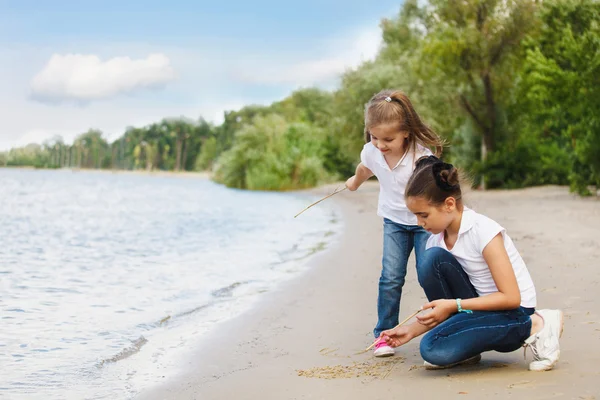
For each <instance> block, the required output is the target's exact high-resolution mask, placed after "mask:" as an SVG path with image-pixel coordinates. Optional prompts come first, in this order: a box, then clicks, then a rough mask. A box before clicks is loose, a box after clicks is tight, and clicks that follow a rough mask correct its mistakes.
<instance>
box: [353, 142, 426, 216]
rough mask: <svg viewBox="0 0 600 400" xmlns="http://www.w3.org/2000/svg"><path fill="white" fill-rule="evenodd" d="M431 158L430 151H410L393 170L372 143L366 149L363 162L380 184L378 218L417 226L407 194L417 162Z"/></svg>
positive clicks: (362, 154)
mask: <svg viewBox="0 0 600 400" xmlns="http://www.w3.org/2000/svg"><path fill="white" fill-rule="evenodd" d="M413 153H416V154H413ZM428 155H431V151H430V150H429V149H428V148H426V147H423V146H420V145H417V148H416V152H413V151H412V150H409V151H408V152H407V153H406V155H405V156H404V157H403V158H402V159H401V160H400V161H398V163H397V164H396V166H395V167H394V168H392V169H390V167H389V166H388V165H387V162H386V161H385V158H384V156H383V153H382V152H381V151H379V149H377V147H375V146H374V145H373V144H372V143H370V142H369V143H367V144H365V145H364V147H363V149H362V152H361V153H360V161H361V162H362V164H363V165H364V166H365V167H367V168H369V169H370V170H371V172H373V174H375V176H376V177H377V179H378V180H379V203H378V206H377V215H379V216H380V217H383V218H387V219H390V220H392V221H394V222H396V223H398V224H403V225H417V217H416V216H415V215H414V214H413V213H411V212H410V211H409V210H408V208H407V207H406V202H405V201H404V191H405V189H406V184H407V183H408V178H410V176H411V175H412V173H413V170H414V169H415V161H416V160H418V159H419V158H420V157H422V156H428Z"/></svg>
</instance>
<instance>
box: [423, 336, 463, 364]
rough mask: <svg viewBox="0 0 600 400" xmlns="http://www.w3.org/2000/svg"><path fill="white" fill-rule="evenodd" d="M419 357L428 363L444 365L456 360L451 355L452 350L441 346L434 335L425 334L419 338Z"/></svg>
mask: <svg viewBox="0 0 600 400" xmlns="http://www.w3.org/2000/svg"><path fill="white" fill-rule="evenodd" d="M419 350H420V352H421V357H422V358H423V360H425V361H427V362H428V363H430V364H433V365H438V366H444V365H450V364H452V363H454V362H456V361H455V360H454V359H453V357H452V351H449V350H451V349H449V348H448V347H447V346H442V345H441V343H439V341H437V340H436V339H435V336H434V335H429V334H427V335H425V337H423V340H421V344H420V348H419Z"/></svg>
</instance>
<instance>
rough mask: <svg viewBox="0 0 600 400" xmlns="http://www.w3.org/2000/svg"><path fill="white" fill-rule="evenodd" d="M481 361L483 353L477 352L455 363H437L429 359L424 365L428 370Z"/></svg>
mask: <svg viewBox="0 0 600 400" xmlns="http://www.w3.org/2000/svg"><path fill="white" fill-rule="evenodd" d="M479 361H481V354H477V355H476V356H473V357H471V358H467V359H466V360H462V361H459V362H455V363H453V364H448V365H435V364H432V363H430V362H428V361H424V362H423V365H424V366H425V369H427V370H436V369H448V368H452V367H456V366H458V365H475V364H477V363H478V362H479Z"/></svg>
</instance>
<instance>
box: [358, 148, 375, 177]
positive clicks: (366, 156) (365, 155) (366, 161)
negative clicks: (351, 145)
mask: <svg viewBox="0 0 600 400" xmlns="http://www.w3.org/2000/svg"><path fill="white" fill-rule="evenodd" d="M369 145H371V146H373V145H372V144H371V143H367V144H365V145H364V146H363V149H362V151H361V152H360V162H361V163H362V164H363V165H364V166H365V167H367V168H369V169H370V170H371V171H373V160H372V158H373V156H372V152H370V151H369V150H370V149H369V147H368V146H369Z"/></svg>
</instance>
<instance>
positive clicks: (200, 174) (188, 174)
mask: <svg viewBox="0 0 600 400" xmlns="http://www.w3.org/2000/svg"><path fill="white" fill-rule="evenodd" d="M3 169H5V170H25V171H64V172H66V171H70V172H73V173H77V172H90V173H98V174H126V175H148V176H170V177H181V178H200V179H211V178H212V173H211V172H207V171H179V172H177V171H162V170H153V171H147V170H139V169H137V170H128V169H101V168H98V169H96V168H35V167H28V166H23V167H11V166H0V170H3Z"/></svg>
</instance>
